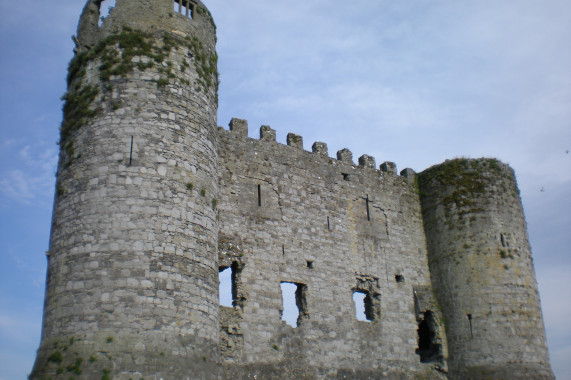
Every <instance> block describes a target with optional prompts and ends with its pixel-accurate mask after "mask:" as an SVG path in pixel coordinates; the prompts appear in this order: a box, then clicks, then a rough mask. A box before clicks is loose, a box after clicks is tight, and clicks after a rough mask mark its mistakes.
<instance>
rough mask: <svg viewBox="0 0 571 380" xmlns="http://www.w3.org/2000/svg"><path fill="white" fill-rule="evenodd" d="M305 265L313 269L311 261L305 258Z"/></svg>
mask: <svg viewBox="0 0 571 380" xmlns="http://www.w3.org/2000/svg"><path fill="white" fill-rule="evenodd" d="M307 267H308V268H309V269H313V261H309V260H307Z"/></svg>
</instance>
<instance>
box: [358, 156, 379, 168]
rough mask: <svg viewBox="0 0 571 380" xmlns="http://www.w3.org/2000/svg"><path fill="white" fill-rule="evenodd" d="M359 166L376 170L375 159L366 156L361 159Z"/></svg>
mask: <svg viewBox="0 0 571 380" xmlns="http://www.w3.org/2000/svg"><path fill="white" fill-rule="evenodd" d="M359 166H361V167H364V168H370V169H375V168H376V164H375V158H374V157H371V156H368V155H366V154H364V155H362V156H361V157H359Z"/></svg>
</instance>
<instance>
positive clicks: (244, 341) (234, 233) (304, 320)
mask: <svg viewBox="0 0 571 380" xmlns="http://www.w3.org/2000/svg"><path fill="white" fill-rule="evenodd" d="M230 127H231V131H226V130H223V129H221V130H220V148H219V157H220V162H219V168H220V189H221V193H220V202H219V207H218V213H219V219H220V233H219V241H220V242H221V244H222V248H221V258H220V263H221V264H219V265H222V266H230V265H231V263H232V262H235V263H236V264H237V265H236V267H237V268H236V271H237V275H236V276H235V286H236V287H237V288H238V289H239V291H238V292H236V294H235V301H236V302H235V303H236V304H237V305H236V307H235V309H237V310H236V311H235V312H234V313H232V312H230V313H228V315H229V316H231V318H232V322H231V323H228V325H232V326H233V328H232V329H227V328H226V329H223V330H222V333H223V334H225V333H226V334H229V335H231V337H229V338H228V339H229V340H232V338H234V337H236V335H238V336H239V340H238V341H237V342H234V344H232V345H231V347H228V346H227V347H224V344H223V347H222V349H223V351H224V352H225V353H226V355H225V362H226V363H232V364H239V365H255V364H259V363H266V364H267V363H270V364H282V365H285V366H286V367H287V366H288V365H294V366H296V367H302V368H303V367H305V368H307V369H308V371H309V372H310V373H313V374H314V376H316V377H317V376H318V375H319V376H325V375H326V374H328V373H329V372H332V373H333V374H336V373H337V372H336V371H338V370H349V371H354V370H368V371H370V372H371V373H377V374H381V373H384V374H388V373H392V374H393V375H394V374H395V373H397V372H398V373H402V371H403V369H404V368H407V369H408V371H410V372H417V371H418V372H422V371H424V370H425V367H426V369H429V368H431V364H426V365H425V364H422V363H421V361H420V356H419V355H417V354H416V353H415V351H416V348H417V347H418V334H417V329H418V323H419V322H418V320H417V315H416V312H415V299H414V294H413V287H414V286H425V287H426V286H430V276H429V272H428V263H427V252H426V242H425V238H424V232H423V228H422V215H421V210H420V202H419V195H418V192H417V191H416V187H415V177H414V174H413V173H412V171H410V170H407V171H404V172H403V174H404V173H406V174H407V175H408V177H405V176H398V175H397V174H396V173H395V172H394V166H393V165H392V164H390V163H386V164H384V165H383V167H385V168H386V171H382V170H378V169H376V168H375V163H374V160H372V159H369V160H368V161H367V160H366V158H367V157H362V158H361V160H360V161H361V162H362V164H363V165H360V166H357V165H355V164H354V163H353V162H352V160H351V154H350V152H348V151H342V152H340V154H339V158H340V159H332V158H330V157H329V156H328V154H327V147H326V145H325V144H323V143H316V144H314V152H312V153H310V152H307V151H304V150H303V145H302V140H301V137H300V136H296V135H292V134H290V135H289V136H288V142H289V145H282V144H279V143H277V142H276V141H275V131H272V130H271V129H270V128H269V127H262V129H261V137H260V139H259V140H255V139H250V138H248V137H247V124H246V122H245V121H243V120H237V119H233V120H232V123H231V125H230ZM228 246H232V247H239V248H234V249H233V250H228V249H225V248H227V247H228ZM281 282H290V283H295V284H298V288H301V289H302V292H303V298H304V302H303V304H302V305H298V307H301V309H302V310H301V315H300V318H299V320H298V326H297V327H296V328H292V327H291V326H289V325H287V324H286V323H285V322H284V321H282V320H281V318H280V316H281V315H280V311H281V308H282V295H281V291H280V283H281ZM354 291H363V292H368V293H369V294H371V296H373V297H374V303H375V304H374V305H373V308H374V312H373V314H374V315H373V316H372V318H371V319H372V321H358V320H357V319H356V317H355V305H354V302H353V299H352V295H353V292H354ZM225 322H226V321H225V320H224V318H222V324H223V325H224V326H225V327H226V326H227V324H225ZM223 338H224V337H223ZM223 343H224V342H223ZM302 363H303V364H302ZM432 364H434V363H432ZM441 364H442V363H441ZM262 377H263V376H262Z"/></svg>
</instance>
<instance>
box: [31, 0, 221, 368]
mask: <svg viewBox="0 0 571 380" xmlns="http://www.w3.org/2000/svg"><path fill="white" fill-rule="evenodd" d="M184 4H187V6H188V7H190V8H191V10H192V15H187V14H178V13H177V12H176V11H175V9H174V4H173V1H172V0H160V1H159V0H152V1H151V0H136V1H133V0H117V3H116V6H115V8H113V9H112V10H111V12H110V15H109V16H108V17H107V18H106V19H105V20H104V21H103V25H102V26H101V27H100V26H99V25H98V19H99V17H100V16H99V8H100V7H105V6H107V4H106V2H105V1H104V2H103V3H101V2H100V1H99V2H98V1H93V0H90V1H88V3H87V5H86V7H85V9H84V12H83V15H82V18H81V21H80V25H79V28H78V36H77V38H76V42H77V49H76V56H75V57H74V59H73V60H72V62H71V63H70V69H69V78H68V86H69V87H68V93H67V95H66V96H65V100H66V102H65V105H64V121H63V124H62V128H61V129H62V133H61V141H60V145H61V153H60V159H59V166H58V172H57V190H56V197H55V203H54V212H53V221H52V232H51V241H50V249H49V258H48V260H49V264H48V278H47V289H46V300H45V307H44V321H43V332H42V342H41V346H40V349H39V351H38V357H37V360H36V363H35V366H34V370H33V373H32V376H31V378H34V379H36V378H48V377H55V376H57V375H58V374H65V375H66V376H67V375H69V374H70V372H71V373H72V374H73V373H77V374H79V373H82V374H83V376H87V377H89V378H101V377H102V376H104V375H105V374H108V376H112V377H113V378H130V377H133V378H135V377H136V378H139V376H141V377H145V378H147V377H146V376H158V377H157V378H160V377H161V376H164V375H166V374H168V375H169V376H174V377H175V378H183V376H189V375H193V376H196V377H197V378H205V379H206V378H211V377H215V376H216V371H217V370H216V369H215V364H214V363H216V362H217V361H218V351H217V345H218V339H219V335H218V334H219V332H218V329H219V327H218V263H217V247H218V222H217V218H216V210H215V209H216V203H217V201H216V198H217V197H218V184H217V181H218V168H217V165H218V155H217V149H216V147H217V139H218V137H217V136H218V134H217V126H216V111H217V84H218V83H217V82H218V80H217V74H216V52H215V40H216V36H215V26H214V23H213V21H212V18H211V16H210V13H209V12H208V11H207V9H206V8H205V7H204V5H203V4H202V3H200V2H196V1H192V2H190V3H186V2H185V3H184ZM189 16H192V17H189ZM153 378H154V377H153Z"/></svg>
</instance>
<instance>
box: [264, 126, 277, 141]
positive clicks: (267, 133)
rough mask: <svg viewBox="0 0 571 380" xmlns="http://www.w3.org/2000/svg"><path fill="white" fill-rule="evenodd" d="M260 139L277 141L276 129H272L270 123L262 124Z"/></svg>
mask: <svg viewBox="0 0 571 380" xmlns="http://www.w3.org/2000/svg"><path fill="white" fill-rule="evenodd" d="M260 140H264V141H272V142H275V141H276V130H275V129H272V128H271V127H270V126H269V125H262V126H261V127H260Z"/></svg>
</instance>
